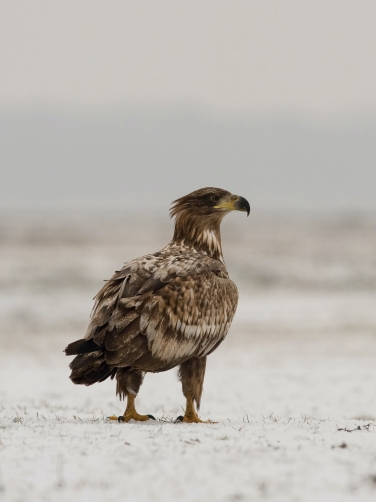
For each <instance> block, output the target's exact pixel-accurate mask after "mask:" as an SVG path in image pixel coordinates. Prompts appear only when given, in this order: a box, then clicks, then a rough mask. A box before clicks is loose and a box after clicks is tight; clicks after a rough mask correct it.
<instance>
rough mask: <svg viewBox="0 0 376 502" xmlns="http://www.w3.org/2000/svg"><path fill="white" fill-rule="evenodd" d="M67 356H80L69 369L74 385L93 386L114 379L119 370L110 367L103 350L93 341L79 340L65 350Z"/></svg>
mask: <svg viewBox="0 0 376 502" xmlns="http://www.w3.org/2000/svg"><path fill="white" fill-rule="evenodd" d="M65 353H66V354H67V355H74V354H78V355H77V356H76V357H75V358H74V359H73V361H72V362H71V363H70V365H69V367H70V369H71V370H72V373H71V375H70V379H71V380H72V382H73V383H76V384H81V385H93V383H96V382H103V381H104V380H106V379H107V378H108V377H111V378H114V376H115V375H116V371H117V368H114V367H113V366H109V365H108V364H107V363H106V361H105V359H104V352H103V348H100V347H98V345H96V344H95V343H94V342H92V341H91V340H89V341H86V340H77V342H73V343H71V344H69V345H68V347H67V348H66V349H65Z"/></svg>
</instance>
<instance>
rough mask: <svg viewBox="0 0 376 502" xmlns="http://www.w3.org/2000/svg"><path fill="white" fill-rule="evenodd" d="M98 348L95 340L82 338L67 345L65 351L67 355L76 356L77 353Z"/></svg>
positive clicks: (84, 352)
mask: <svg viewBox="0 0 376 502" xmlns="http://www.w3.org/2000/svg"><path fill="white" fill-rule="evenodd" d="M98 349H99V347H98V345H97V344H96V343H94V342H93V340H85V339H84V338H82V339H81V340H77V341H75V342H73V343H70V344H69V345H68V346H67V347H65V351H64V352H65V354H66V355H67V356H76V355H77V354H88V353H89V352H95V351H96V350H98Z"/></svg>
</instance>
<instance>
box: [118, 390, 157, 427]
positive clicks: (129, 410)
mask: <svg viewBox="0 0 376 502" xmlns="http://www.w3.org/2000/svg"><path fill="white" fill-rule="evenodd" d="M135 399H136V396H135V395H134V394H132V393H131V392H129V393H128V396H127V407H126V408H125V411H124V415H120V417H116V416H115V415H112V416H111V417H108V418H109V419H110V420H117V421H118V422H129V421H130V420H137V421H139V422H145V421H146V420H155V418H154V417H153V415H140V414H139V413H137V411H136V407H135V405H134V401H135Z"/></svg>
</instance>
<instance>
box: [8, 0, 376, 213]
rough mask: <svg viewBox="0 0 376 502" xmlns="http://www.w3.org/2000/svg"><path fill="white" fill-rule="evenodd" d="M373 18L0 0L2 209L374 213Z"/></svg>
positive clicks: (329, 9)
mask: <svg viewBox="0 0 376 502" xmlns="http://www.w3.org/2000/svg"><path fill="white" fill-rule="evenodd" d="M375 26H376V1H375V0H357V1H354V0H352V1H349V0H315V1H303V0H260V1H252V0H235V1H232V0H158V1H157V0H144V1H143V0H137V1H134V0H132V1H127V0H106V1H104V0H103V1H98V0H64V1H52V0H45V1H41V0H33V1H26V0H25V1H19V0H11V1H6V0H2V2H1V5H0V65H1V66H0V68H1V80H0V167H1V170H2V173H1V175H2V177H1V181H2V182H1V183H0V207H3V208H4V207H5V208H6V207H34V206H38V207H39V206H44V207H52V206H54V205H56V206H59V207H60V206H68V207H80V206H89V207H107V206H111V205H112V206H113V205H115V206H116V207H123V208H128V207H132V208H139V207H144V208H145V207H155V208H158V209H164V208H167V206H168V204H169V202H170V201H171V200H173V199H174V198H176V197H178V196H181V195H183V194H184V193H186V192H188V191H190V190H194V189H196V188H199V187H202V186H219V187H223V188H226V189H228V190H230V191H233V192H234V193H240V194H241V195H243V196H245V197H247V198H248V199H249V200H250V202H251V205H252V207H253V208H256V210H258V209H270V208H271V209H275V210H284V209H293V210H305V209H307V210H312V209H314V210H317V209H319V210H322V211H331V210H346V211H353V210H367V209H372V210H376V198H375V190H376V147H375V136H376V92H375V91H376V28H375ZM140 201H142V206H140Z"/></svg>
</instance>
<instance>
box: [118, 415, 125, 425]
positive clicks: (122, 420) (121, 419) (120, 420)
mask: <svg viewBox="0 0 376 502" xmlns="http://www.w3.org/2000/svg"><path fill="white" fill-rule="evenodd" d="M118 422H119V424H121V422H124V417H123V415H120V417H118Z"/></svg>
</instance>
